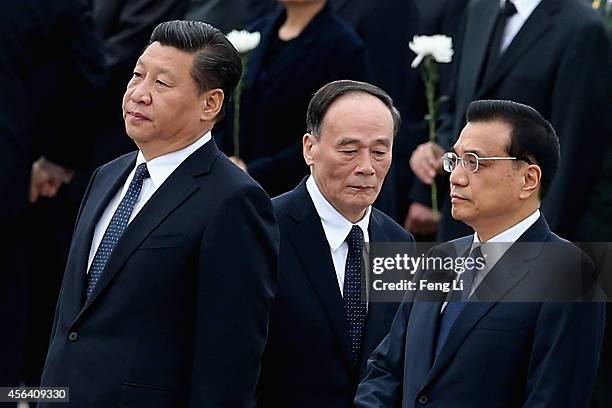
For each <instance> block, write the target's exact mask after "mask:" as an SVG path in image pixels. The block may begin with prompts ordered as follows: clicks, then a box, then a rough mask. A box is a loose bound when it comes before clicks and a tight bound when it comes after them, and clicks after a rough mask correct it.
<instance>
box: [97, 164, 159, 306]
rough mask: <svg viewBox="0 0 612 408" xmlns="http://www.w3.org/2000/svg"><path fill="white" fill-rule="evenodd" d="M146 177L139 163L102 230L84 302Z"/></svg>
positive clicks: (119, 234)
mask: <svg viewBox="0 0 612 408" xmlns="http://www.w3.org/2000/svg"><path fill="white" fill-rule="evenodd" d="M147 178H149V170H147V164H146V163H141V164H139V165H138V167H137V168H136V172H135V173H134V178H133V179H132V182H131V183H130V186H129V188H128V190H127V192H126V193H125V196H123V199H122V200H121V202H120V203H119V207H117V210H115V213H114V214H113V217H112V218H111V220H110V223H109V224H108V227H107V228H106V231H105V232H104V236H103V237H102V241H100V245H99V246H98V250H97V251H96V255H95V256H94V259H93V261H92V262H91V266H90V267H89V273H88V275H87V295H86V299H85V301H86V302H87V301H88V300H89V298H90V297H91V294H92V293H93V290H94V288H95V287H96V283H98V280H100V276H102V271H104V266H105V265H106V261H108V258H109V257H110V254H111V253H112V252H113V249H114V248H115V245H117V242H118V241H119V238H121V236H122V235H123V232H124V231H125V228H126V227H127V225H128V222H129V220H130V216H131V215H132V211H133V210H134V205H135V204H136V201H137V200H138V196H139V195H140V190H141V189H142V182H143V181H144V180H145V179H147Z"/></svg>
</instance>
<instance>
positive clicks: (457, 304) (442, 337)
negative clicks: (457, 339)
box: [436, 245, 484, 358]
mask: <svg viewBox="0 0 612 408" xmlns="http://www.w3.org/2000/svg"><path fill="white" fill-rule="evenodd" d="M468 258H473V259H474V260H476V259H478V258H481V259H484V258H483V256H482V249H481V246H480V245H479V246H477V247H476V248H474V249H472V251H471V252H470V255H469V256H468ZM470 265H474V267H473V268H469V269H468V268H466V269H465V271H464V272H463V273H462V274H461V279H462V281H463V290H462V291H461V295H460V296H459V298H456V299H453V298H451V300H450V301H449V302H448V303H447V304H446V307H445V308H444V311H443V312H442V319H441V320H440V325H439V326H438V338H437V340H436V358H437V357H438V354H440V350H442V346H443V345H444V342H446V339H447V337H448V334H449V332H450V330H451V328H452V327H453V324H454V323H455V321H456V320H457V317H459V314H460V313H461V311H462V310H463V307H464V306H465V303H466V302H467V300H468V298H469V297H470V292H471V291H472V285H473V284H474V278H476V272H477V268H476V263H475V262H472V263H470Z"/></svg>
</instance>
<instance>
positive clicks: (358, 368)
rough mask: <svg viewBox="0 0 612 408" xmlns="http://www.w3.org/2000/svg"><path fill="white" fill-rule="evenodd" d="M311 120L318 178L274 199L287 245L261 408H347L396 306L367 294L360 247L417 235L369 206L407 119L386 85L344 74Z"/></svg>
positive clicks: (306, 149)
mask: <svg viewBox="0 0 612 408" xmlns="http://www.w3.org/2000/svg"><path fill="white" fill-rule="evenodd" d="M306 122H307V127H308V133H306V135H304V137H303V155H304V159H305V161H306V164H307V165H308V166H309V167H310V172H311V175H310V176H309V177H308V178H306V179H305V180H303V181H302V182H301V183H300V184H299V185H298V186H297V187H296V188H295V189H294V190H293V191H291V192H288V193H286V194H284V195H281V196H280V197H277V198H275V199H274V200H273V204H274V208H275V211H276V214H277V217H278V219H279V225H280V230H281V250H280V255H279V272H278V274H279V281H278V292H277V296H276V299H275V303H274V305H273V307H272V315H271V318H270V319H271V320H270V332H269V341H268V345H267V347H266V350H265V353H264V357H263V361H262V373H261V380H260V386H259V397H260V406H261V407H292V408H299V407H309V408H310V407H326V408H336V407H337V408H340V407H342V408H345V407H349V406H351V405H352V401H353V398H354V395H355V390H356V387H357V384H358V381H359V378H360V377H361V375H362V374H363V370H364V368H365V361H366V360H367V358H368V356H369V355H370V353H371V352H372V350H373V349H374V348H375V347H376V345H378V343H379V342H380V341H381V340H382V338H383V337H384V336H385V335H386V334H387V331H388V329H389V326H390V323H391V321H392V319H393V315H394V313H395V311H396V309H397V304H392V303H374V302H370V303H368V301H367V299H366V298H364V296H367V294H365V293H363V294H362V288H363V287H364V285H363V283H364V282H363V281H362V274H361V271H362V268H361V265H362V263H361V262H362V246H363V243H364V242H367V241H370V242H389V241H392V242H402V241H412V240H413V239H412V236H411V235H410V234H409V233H407V232H406V231H404V230H403V229H402V228H401V227H400V226H399V225H397V224H396V223H395V222H394V221H392V220H391V219H390V218H389V217H388V216H386V215H385V214H383V213H382V212H380V211H378V210H376V209H375V208H372V206H371V205H372V203H373V202H374V200H375V199H376V197H377V195H378V193H379V191H380V188H381V186H382V183H383V181H384V179H385V175H386V174H387V171H388V170H389V166H390V165H391V149H392V147H393V137H394V135H395V133H396V132H397V129H398V127H399V122H400V117H399V113H398V112H397V110H396V109H395V108H394V107H393V102H392V100H391V98H390V97H389V96H388V95H387V94H386V93H385V92H384V91H382V90H381V89H379V88H377V87H375V86H373V85H370V84H367V83H363V82H355V81H348V80H343V81H336V82H332V83H329V84H327V85H325V86H324V87H323V88H321V89H320V90H319V91H317V93H316V94H315V95H314V97H313V98H312V100H311V101H310V104H309V107H308V114H307V119H306Z"/></svg>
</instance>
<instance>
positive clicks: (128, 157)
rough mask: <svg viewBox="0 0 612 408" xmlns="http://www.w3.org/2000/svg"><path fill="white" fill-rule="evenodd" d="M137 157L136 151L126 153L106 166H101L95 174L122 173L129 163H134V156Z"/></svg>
mask: <svg viewBox="0 0 612 408" xmlns="http://www.w3.org/2000/svg"><path fill="white" fill-rule="evenodd" d="M137 155H138V150H135V151H133V152H129V153H126V154H124V155H122V156H119V157H117V158H116V159H113V160H111V161H109V162H108V163H106V164H103V165H101V166H100V167H99V168H98V170H97V171H96V173H97V174H104V175H106V174H113V173H116V172H118V171H122V170H124V169H125V167H126V166H128V165H129V164H130V163H133V162H135V160H136V156H137Z"/></svg>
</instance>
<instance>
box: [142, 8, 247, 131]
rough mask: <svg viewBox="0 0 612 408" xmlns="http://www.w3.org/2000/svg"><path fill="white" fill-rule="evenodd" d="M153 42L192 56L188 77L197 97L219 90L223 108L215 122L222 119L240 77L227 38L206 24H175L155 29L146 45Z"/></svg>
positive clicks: (239, 67) (237, 58)
mask: <svg viewBox="0 0 612 408" xmlns="http://www.w3.org/2000/svg"><path fill="white" fill-rule="evenodd" d="M154 42H159V43H160V44H161V45H165V46H170V47H174V48H177V49H179V50H181V51H184V52H187V53H190V54H196V55H195V59H194V62H193V66H192V67H191V76H192V77H193V79H194V80H195V81H196V82H197V84H198V86H199V89H200V93H202V92H205V91H208V90H210V89H214V88H221V89H222V90H223V93H224V95H225V97H224V100H223V106H222V107H221V111H220V112H219V115H218V116H217V118H216V119H217V121H219V120H221V119H223V116H225V112H226V111H227V105H228V104H229V101H230V99H231V98H232V94H233V92H234V89H235V88H236V86H237V85H238V82H239V81H240V77H241V75H242V62H241V60H240V55H239V54H238V52H237V51H236V49H235V48H234V46H233V45H232V44H231V43H230V42H229V40H228V39H227V37H226V36H225V35H224V34H223V33H222V32H221V31H219V29H217V28H215V27H213V26H211V25H210V24H207V23H203V22H200V21H183V20H175V21H167V22H165V23H161V24H159V25H158V26H157V27H155V29H154V30H153V33H152V34H151V38H150V40H149V44H148V45H151V44H152V43H154ZM148 45H147V46H148Z"/></svg>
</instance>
